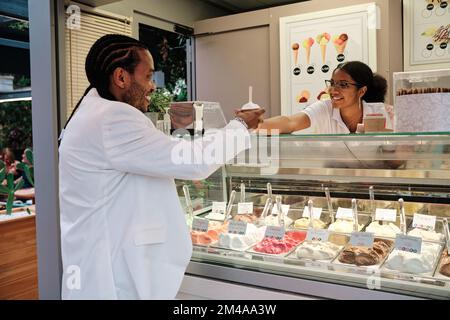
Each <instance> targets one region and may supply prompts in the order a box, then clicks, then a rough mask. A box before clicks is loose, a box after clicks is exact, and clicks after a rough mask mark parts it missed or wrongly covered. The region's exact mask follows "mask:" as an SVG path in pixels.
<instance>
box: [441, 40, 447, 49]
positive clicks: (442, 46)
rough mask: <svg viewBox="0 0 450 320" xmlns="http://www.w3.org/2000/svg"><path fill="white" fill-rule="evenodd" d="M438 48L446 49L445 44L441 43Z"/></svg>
mask: <svg viewBox="0 0 450 320" xmlns="http://www.w3.org/2000/svg"><path fill="white" fill-rule="evenodd" d="M439 47H441V49H446V48H447V43H445V42H443V43H441V45H440V46H439Z"/></svg>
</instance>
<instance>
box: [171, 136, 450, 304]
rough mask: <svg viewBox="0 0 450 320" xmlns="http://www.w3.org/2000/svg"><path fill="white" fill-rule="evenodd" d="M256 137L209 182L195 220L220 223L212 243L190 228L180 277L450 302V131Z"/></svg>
mask: <svg viewBox="0 0 450 320" xmlns="http://www.w3.org/2000/svg"><path fill="white" fill-rule="evenodd" d="M252 140H253V141H252V148H253V149H251V150H247V151H246V152H244V153H242V154H241V155H239V156H238V157H237V158H236V159H235V160H234V161H233V162H232V163H229V164H227V165H225V166H223V167H222V168H220V169H219V170H218V171H217V172H216V173H215V174H214V175H213V176H211V178H209V180H210V181H211V183H210V184H209V185H208V193H207V194H208V196H209V195H211V196H212V195H214V198H212V199H208V196H205V204H206V205H205V206H203V207H202V209H201V210H196V211H194V216H195V217H196V218H197V219H207V218H208V217H210V218H211V217H215V218H216V219H210V221H209V224H210V225H211V226H212V227H211V229H209V230H208V231H207V232H209V233H210V237H209V239H211V241H209V240H208V241H206V240H205V237H206V236H205V235H200V233H199V231H197V230H192V233H191V235H192V239H193V242H194V245H193V246H194V250H193V255H192V259H191V262H190V264H189V266H188V269H187V272H186V275H187V276H188V277H191V279H192V277H194V278H195V277H198V278H199V279H214V280H217V281H222V282H226V283H233V284H235V285H239V286H241V287H242V288H243V290H245V288H246V287H252V288H255V287H257V288H263V289H267V290H272V291H273V292H282V293H289V294H291V295H293V296H299V297H303V296H308V297H314V298H330V299H342V298H346V299H361V298H363V299H379V298H384V299H397V298H399V299H405V298H406V299H409V298H432V299H450V271H449V270H450V267H449V265H450V256H449V255H448V249H447V247H448V238H449V235H448V222H447V218H449V219H450V134H442V133H441V134H438V133H435V134H426V135H425V134H399V133H387V134H383V135H333V136H321V135H314V136H296V135H280V136H271V137H263V136H257V135H253V136H252ZM255 149H257V150H258V152H255ZM263 149H264V150H263ZM186 183H188V182H186V181H177V184H178V185H179V186H182V185H183V184H186ZM189 183H190V184H191V185H192V182H189ZM203 186H205V185H203ZM211 190H215V191H214V192H210V191H211ZM205 195H206V193H205ZM181 196H182V192H181V191H180V197H181ZM181 198H182V197H181ZM215 201H222V202H225V208H226V209H225V211H226V212H224V214H223V215H222V216H219V217H218V218H217V216H216V215H213V214H212V212H211V210H212V207H213V206H212V203H213V202H215ZM183 202H184V200H183ZM249 203H251V206H250V208H251V209H248V208H249V206H248V204H249ZM244 204H245V206H244ZM243 207H246V208H247V210H246V211H243V210H244V209H242V208H243ZM249 211H251V212H249ZM249 216H250V217H251V218H248V217H249ZM424 221H425V222H424ZM427 221H428V222H427ZM430 221H431V222H430ZM358 241H359V242H358ZM401 241H413V242H414V241H415V242H414V243H415V244H414V243H413V244H411V245H410V247H408V245H405V244H404V243H405V242H401ZM406 243H408V242H406ZM417 243H418V244H417ZM402 246H406V247H402ZM417 246H419V247H417ZM414 248H416V249H414ZM408 250H409V251H408ZM250 298H251V297H250Z"/></svg>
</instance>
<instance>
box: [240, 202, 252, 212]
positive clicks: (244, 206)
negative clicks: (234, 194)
mask: <svg viewBox="0 0 450 320" xmlns="http://www.w3.org/2000/svg"><path fill="white" fill-rule="evenodd" d="M252 213H253V202H239V203H238V212H237V214H252Z"/></svg>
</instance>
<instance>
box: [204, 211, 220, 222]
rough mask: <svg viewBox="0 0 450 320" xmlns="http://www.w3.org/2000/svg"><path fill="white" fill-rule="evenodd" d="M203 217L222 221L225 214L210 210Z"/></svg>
mask: <svg viewBox="0 0 450 320" xmlns="http://www.w3.org/2000/svg"><path fill="white" fill-rule="evenodd" d="M205 218H206V219H209V220H219V221H223V220H225V214H224V213H220V212H210V213H208V214H207V215H206V216H205Z"/></svg>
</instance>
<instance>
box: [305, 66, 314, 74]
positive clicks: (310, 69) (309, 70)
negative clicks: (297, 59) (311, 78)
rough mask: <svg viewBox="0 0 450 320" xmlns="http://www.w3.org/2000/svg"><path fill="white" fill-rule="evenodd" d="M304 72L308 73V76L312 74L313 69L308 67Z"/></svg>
mask: <svg viewBox="0 0 450 320" xmlns="http://www.w3.org/2000/svg"><path fill="white" fill-rule="evenodd" d="M306 72H308V74H313V73H314V67H308V69H307V70H306Z"/></svg>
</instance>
